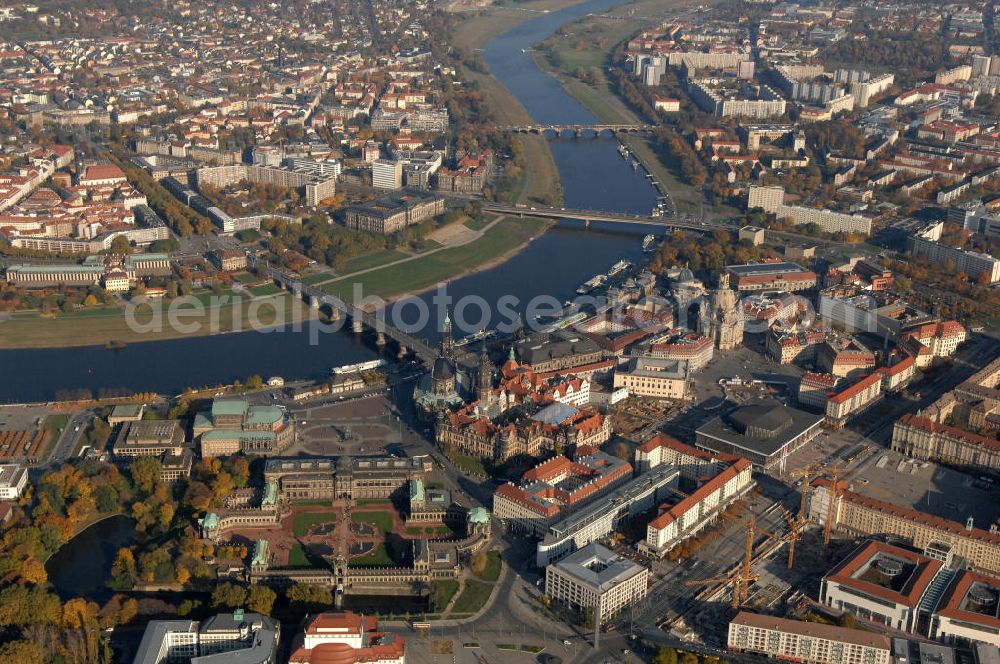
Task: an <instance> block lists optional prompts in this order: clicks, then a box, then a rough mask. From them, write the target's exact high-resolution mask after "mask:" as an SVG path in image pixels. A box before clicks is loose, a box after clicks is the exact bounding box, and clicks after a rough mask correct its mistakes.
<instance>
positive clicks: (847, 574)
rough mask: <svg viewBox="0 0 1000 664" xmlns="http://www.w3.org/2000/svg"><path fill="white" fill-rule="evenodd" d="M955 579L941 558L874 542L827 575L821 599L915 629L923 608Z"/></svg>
mask: <svg viewBox="0 0 1000 664" xmlns="http://www.w3.org/2000/svg"><path fill="white" fill-rule="evenodd" d="M942 570H945V571H944V572H943V573H942ZM950 579H951V574H950V573H949V572H948V570H947V569H945V566H944V565H943V564H942V563H941V561H939V560H935V559H933V558H929V557H927V556H924V555H921V554H919V553H915V552H913V551H909V550H907V549H902V548H900V547H897V546H892V545H889V544H885V543H883V542H877V541H874V540H869V541H867V542H864V543H863V544H861V546H859V547H858V548H857V549H856V550H855V551H854V552H853V553H851V555H849V556H848V557H847V558H845V559H844V560H843V561H842V562H841V563H840V564H839V565H837V566H836V567H834V568H833V569H832V570H831V571H830V572H829V573H828V574H827V575H826V576H824V577H823V581H822V583H821V584H820V594H819V600H820V602H822V603H823V604H826V605H827V606H829V607H830V608H832V609H835V610H837V611H849V612H850V613H853V614H854V615H856V616H858V617H859V618H861V619H862V620H865V621H868V622H871V623H878V624H881V625H885V626H886V627H888V628H890V629H896V630H901V631H903V632H916V631H917V628H918V618H919V613H920V610H921V608H922V607H926V606H927V605H928V604H929V605H930V606H929V608H930V609H933V608H934V603H935V602H936V600H937V599H940V596H941V593H942V592H943V591H944V588H945V586H946V585H947V581H948V580H950ZM924 610H925V612H926V610H927V609H926V608H924Z"/></svg>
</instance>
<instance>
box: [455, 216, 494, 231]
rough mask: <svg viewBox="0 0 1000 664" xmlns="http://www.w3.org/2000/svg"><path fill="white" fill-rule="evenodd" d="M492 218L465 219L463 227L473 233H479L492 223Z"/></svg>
mask: <svg viewBox="0 0 1000 664" xmlns="http://www.w3.org/2000/svg"><path fill="white" fill-rule="evenodd" d="M493 219H494V217H479V218H478V219H466V220H465V223H464V224H463V226H465V227H466V228H470V229H472V230H474V231H481V230H483V229H484V228H486V227H487V226H489V224H490V222H492V221H493Z"/></svg>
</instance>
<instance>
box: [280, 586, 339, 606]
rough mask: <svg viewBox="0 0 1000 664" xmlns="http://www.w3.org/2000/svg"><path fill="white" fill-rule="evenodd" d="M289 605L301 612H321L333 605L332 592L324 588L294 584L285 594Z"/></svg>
mask: <svg viewBox="0 0 1000 664" xmlns="http://www.w3.org/2000/svg"><path fill="white" fill-rule="evenodd" d="M285 597H287V598H288V601H289V603H291V605H292V606H293V607H294V608H295V609H297V610H299V611H303V612H310V613H311V612H314V611H321V610H323V609H325V608H327V607H329V606H330V605H331V604H333V592H332V591H331V590H330V589H329V588H327V587H325V586H315V585H312V584H307V583H296V584H295V585H294V586H292V587H291V588H289V589H288V590H287V591H286V592H285Z"/></svg>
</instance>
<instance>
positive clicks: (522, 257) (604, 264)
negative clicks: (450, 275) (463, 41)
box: [0, 0, 657, 403]
mask: <svg viewBox="0 0 1000 664" xmlns="http://www.w3.org/2000/svg"><path fill="white" fill-rule="evenodd" d="M616 4H620V0H619V1H618V2H615V1H612V0H594V1H592V2H585V3H582V4H579V5H574V6H572V7H569V8H567V9H563V10H561V11H556V12H551V13H548V14H539V16H538V18H534V19H531V20H529V21H527V22H525V23H523V24H521V25H520V26H517V27H515V28H513V29H512V30H510V31H508V32H507V33H505V34H503V35H500V36H499V37H497V38H496V39H494V40H493V41H492V42H490V43H489V44H488V45H487V46H486V49H485V51H484V53H483V56H484V59H485V60H486V62H487V64H488V66H489V68H490V71H491V72H492V74H493V75H494V76H496V78H497V79H498V80H499V81H500V82H501V83H503V85H505V86H506V87H507V88H508V89H509V90H510V91H511V92H512V93H513V94H514V96H515V97H517V98H518V99H519V100H520V101H521V103H522V104H523V105H524V106H525V108H527V109H528V111H529V112H530V113H531V115H532V117H533V118H534V119H535V120H536V121H538V122H542V123H557V122H558V123H579V124H586V123H593V122H596V120H595V118H594V116H593V115H592V114H591V113H590V112H589V111H587V110H586V109H585V108H583V107H582V106H581V105H580V104H579V103H578V102H577V101H576V100H574V99H573V98H572V97H570V96H569V95H568V94H566V92H565V91H564V90H563V88H562V86H561V85H560V84H559V82H558V81H557V80H556V79H554V78H553V77H551V76H549V75H548V74H546V73H545V72H542V71H541V70H539V69H538V68H537V67H536V66H535V64H534V62H533V61H532V59H531V55H530V52H528V49H530V48H531V47H532V46H533V45H534V44H536V43H537V42H539V41H540V40H542V39H544V38H546V37H547V36H549V35H550V34H552V33H553V32H554V31H555V30H556V29H557V28H558V27H559V26H560V25H563V24H565V23H569V22H572V21H575V20H577V19H579V18H581V17H583V16H585V15H586V14H587V13H590V12H600V11H604V10H606V9H608V8H609V7H612V6H614V5H616ZM550 145H551V148H552V153H553V155H554V157H555V161H556V165H557V166H558V169H559V174H560V177H561V179H562V185H563V193H564V198H565V203H566V206H567V207H572V208H587V209H601V210H615V211H622V212H633V213H648V212H649V211H650V210H651V209H652V208H653V207H654V206H655V204H656V196H657V193H656V190H655V189H654V188H653V186H652V185H651V184H650V183H649V181H648V179H647V178H646V177H645V174H644V172H643V171H642V169H639V170H638V171H634V170H633V169H632V168H631V167H630V166H629V165H628V164H627V163H626V162H625V160H623V159H622V158H621V156H619V154H618V152H617V149H616V148H617V141H615V140H614V139H610V138H595V139H587V138H583V139H553V140H551V141H550ZM646 232H648V229H646V228H643V227H635V229H634V232H631V233H630V232H623V231H622V228H621V227H620V226H616V227H614V228H608V227H602V226H601V225H600V224H594V225H593V226H592V228H591V229H590V230H585V229H584V228H583V227H582V226H581V225H580V224H579V223H576V222H561V223H560V224H558V225H556V226H554V227H553V228H551V229H550V230H549V231H548V232H546V233H544V234H543V235H541V236H540V237H538V238H537V239H535V240H534V241H532V242H531V243H530V244H529V245H528V246H527V247H526V248H525V249H524V250H523V251H521V252H520V253H518V254H517V255H516V256H514V257H513V258H511V259H510V260H508V261H506V262H504V263H503V264H501V265H498V266H496V267H494V268H491V269H489V270H484V271H483V272H479V273H477V274H473V275H470V276H467V277H463V278H461V279H457V280H455V281H453V282H451V283H449V284H448V285H447V294H448V295H449V296H451V297H452V298H455V299H458V298H461V297H463V296H466V295H478V296H480V297H482V298H483V299H485V300H486V302H487V303H495V302H497V300H498V299H499V298H500V297H501V296H504V295H512V296H514V297H516V298H517V300H518V302H519V303H520V304H519V305H518V306H516V307H515V309H517V310H519V311H523V309H524V306H525V305H526V303H527V302H528V301H529V300H530V299H531V298H533V297H535V296H538V295H551V296H553V297H554V298H555V299H557V300H558V301H560V302H561V301H564V300H567V299H569V298H571V297H573V296H574V294H575V290H576V288H577V286H579V285H580V284H581V283H582V282H584V281H586V280H587V279H589V278H590V277H591V276H593V275H594V274H596V273H597V272H605V271H607V269H608V268H609V267H610V266H611V265H612V264H613V263H615V262H616V261H618V260H620V259H623V258H624V259H627V260H631V261H638V260H640V259H641V256H642V251H641V247H640V238H641V235H642V234H644V233H646ZM432 295H433V293H428V294H425V295H421V296H418V297H420V298H421V299H423V300H424V301H427V302H429V301H430V298H431V297H432ZM393 306H397V307H398V306H400V304H398V303H397V304H396V305H393ZM409 312H410V310H409V309H404V310H403V311H402V312H400V314H401V316H402V317H403V320H412V319H411V318H409V317H407V315H406V314H407V313H409ZM475 313H476V310H474V309H470V313H469V316H470V318H477V317H478V316H476V315H475ZM492 322H493V323H494V324H495V323H498V322H500V319H499V314H497V315H496V318H494V319H493V321H492ZM2 324H3V323H2V322H0V325H2ZM469 331H471V330H469ZM469 331H467V332H469ZM417 336H419V337H424V338H426V339H428V340H431V341H435V342H436V340H437V339H439V337H440V331H439V321H438V320H435V319H433V318H432V320H431V321H430V322H429V323H428V325H427V326H426V327H425V328H424V329H423V330H421V331H419V332H417ZM309 339H310V335H309V333H308V332H307V331H298V332H296V331H292V330H289V329H284V330H276V331H271V332H267V333H260V332H241V333H236V334H223V335H217V336H209V337H190V338H185V339H177V340H170V341H151V342H147V343H131V344H129V345H128V346H127V347H125V348H122V349H119V350H108V349H105V348H103V347H99V346H98V347H85V348H51V349H24V350H0V375H2V376H3V377H4V379H5V380H3V381H0V402H4V403H23V402H33V401H45V400H49V399H52V398H54V396H55V394H56V392H57V391H58V390H61V389H74V388H87V389H90V390H93V391H94V392H95V393H96V392H97V391H98V390H100V389H102V388H129V389H132V390H135V391H143V392H145V391H154V392H159V393H163V394H176V393H179V392H181V391H182V390H184V388H186V387H189V386H193V387H199V386H203V385H213V384H218V383H229V382H232V381H233V380H236V379H243V378H245V377H246V376H249V375H252V374H259V375H261V376H264V377H265V378H266V377H269V376H283V377H285V378H286V379H302V378H310V379H318V378H321V377H323V376H326V375H328V374H329V371H330V368H331V367H334V366H338V365H342V364H347V363H353V362H358V361H361V360H365V359H371V358H373V357H376V352H375V351H374V350H373V349H372V348H370V347H368V346H366V345H365V344H363V343H362V342H361V341H360V340H358V339H356V338H355V336H354V335H352V334H350V333H349V332H343V333H337V334H325V335H320V337H319V343H318V344H315V345H311V344H310V343H309Z"/></svg>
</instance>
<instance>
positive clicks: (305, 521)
mask: <svg viewBox="0 0 1000 664" xmlns="http://www.w3.org/2000/svg"><path fill="white" fill-rule="evenodd" d="M336 520H337V513H336V512H303V513H301V514H297V515H295V520H294V521H292V534H293V535H295V536H296V537H305V536H306V534H307V533H308V532H309V528H310V527H311V526H313V525H316V524H318V523H332V522H334V521H336Z"/></svg>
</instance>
